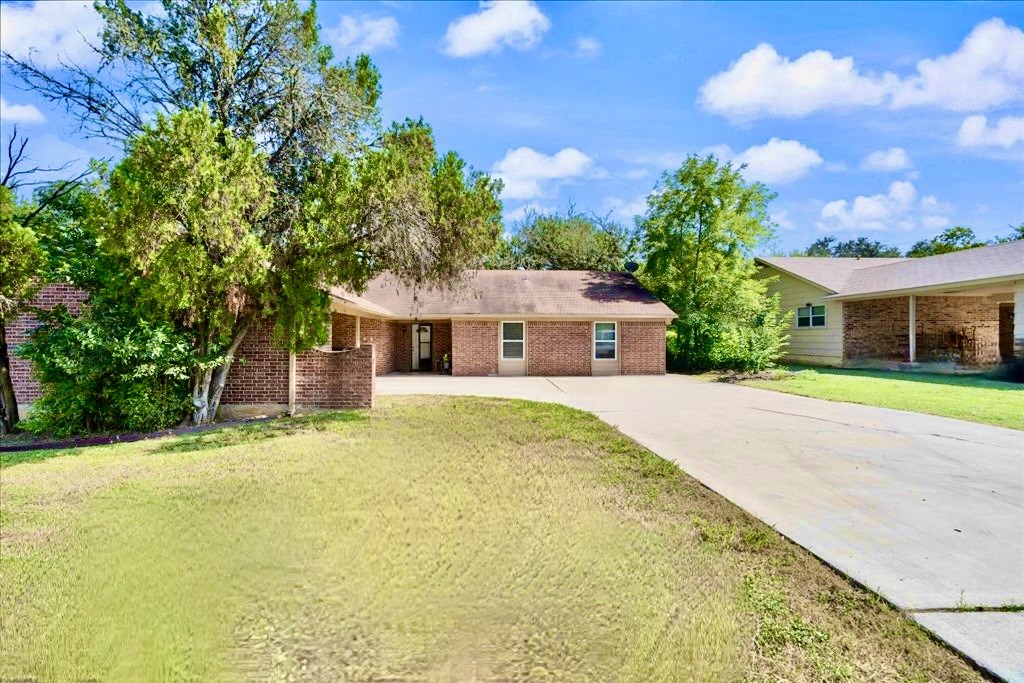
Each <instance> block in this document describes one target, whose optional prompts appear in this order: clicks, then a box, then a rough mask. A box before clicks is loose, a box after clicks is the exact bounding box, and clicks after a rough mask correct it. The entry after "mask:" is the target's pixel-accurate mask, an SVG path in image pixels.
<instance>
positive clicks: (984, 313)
mask: <svg viewBox="0 0 1024 683" xmlns="http://www.w3.org/2000/svg"><path fill="white" fill-rule="evenodd" d="M951 333H953V334H951ZM958 336H963V337H965V338H966V339H968V340H973V342H969V343H968V344H967V345H966V347H965V350H966V354H965V355H964V357H963V358H961V361H962V362H964V363H966V364H971V365H974V364H980V365H987V364H990V363H998V362H999V302H998V301H996V300H994V299H990V298H989V297H982V296H970V297H965V296H919V297H917V359H918V360H920V361H922V362H926V361H929V360H932V361H946V360H950V358H949V349H950V347H951V346H953V347H956V346H958V343H957V337H958Z"/></svg>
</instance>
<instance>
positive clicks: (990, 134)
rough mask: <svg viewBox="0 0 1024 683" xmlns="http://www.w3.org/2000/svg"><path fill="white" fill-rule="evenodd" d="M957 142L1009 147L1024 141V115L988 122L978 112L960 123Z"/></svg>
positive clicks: (959, 143)
mask: <svg viewBox="0 0 1024 683" xmlns="http://www.w3.org/2000/svg"><path fill="white" fill-rule="evenodd" d="M956 142H957V144H958V145H960V146H961V147H1002V148H1004V149H1009V148H1011V147H1014V146H1015V145H1019V144H1020V143H1022V142H1024V116H1004V117H1003V118H1001V119H999V121H993V125H991V126H990V125H989V124H988V118H987V117H985V116H983V115H981V114H976V115H974V116H968V117H967V118H966V119H964V122H963V123H961V124H960V131H959V132H958V133H957V136H956Z"/></svg>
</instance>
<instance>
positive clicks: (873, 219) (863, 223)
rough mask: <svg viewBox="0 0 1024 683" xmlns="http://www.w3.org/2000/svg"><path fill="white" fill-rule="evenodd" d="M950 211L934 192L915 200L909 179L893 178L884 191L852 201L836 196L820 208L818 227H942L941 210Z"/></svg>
mask: <svg viewBox="0 0 1024 683" xmlns="http://www.w3.org/2000/svg"><path fill="white" fill-rule="evenodd" d="M950 210H952V207H950V206H949V205H948V204H945V203H943V202H940V201H939V200H938V199H937V198H936V197H935V196H934V195H928V196H926V197H923V198H922V199H920V200H918V198H917V188H915V187H914V184H913V183H911V182H910V181H909V180H897V181H896V182H893V183H891V184H890V185H889V188H888V191H887V192H885V193H884V194H875V195H860V196H857V197H855V198H854V199H853V200H852V201H847V200H846V199H837V200H835V201H831V202H828V203H826V204H825V205H824V206H823V207H822V208H821V215H820V216H819V221H818V228H819V229H820V230H824V231H832V232H840V231H849V232H867V231H882V230H912V229H914V228H916V227H918V226H919V225H923V226H925V227H931V228H935V227H942V226H945V225H946V224H947V223H948V222H949V221H948V219H947V218H946V216H944V215H941V212H948V211H950Z"/></svg>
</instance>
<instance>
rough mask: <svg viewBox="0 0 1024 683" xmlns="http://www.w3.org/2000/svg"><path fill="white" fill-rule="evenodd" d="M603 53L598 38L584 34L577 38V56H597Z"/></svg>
mask: <svg viewBox="0 0 1024 683" xmlns="http://www.w3.org/2000/svg"><path fill="white" fill-rule="evenodd" d="M599 54H601V41H600V40H598V39H597V38H589V37H587V36H583V37H581V38H577V39H576V56H577V57H596V56H597V55H599Z"/></svg>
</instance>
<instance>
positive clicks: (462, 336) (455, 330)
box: [410, 320, 498, 376]
mask: <svg viewBox="0 0 1024 683" xmlns="http://www.w3.org/2000/svg"><path fill="white" fill-rule="evenodd" d="M411 353H412V352H411V351H410V354H411ZM452 374H453V375H474V376H483V375H497V374H498V323H497V322H495V321H492V320H491V321H478V320H453V321H452Z"/></svg>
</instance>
